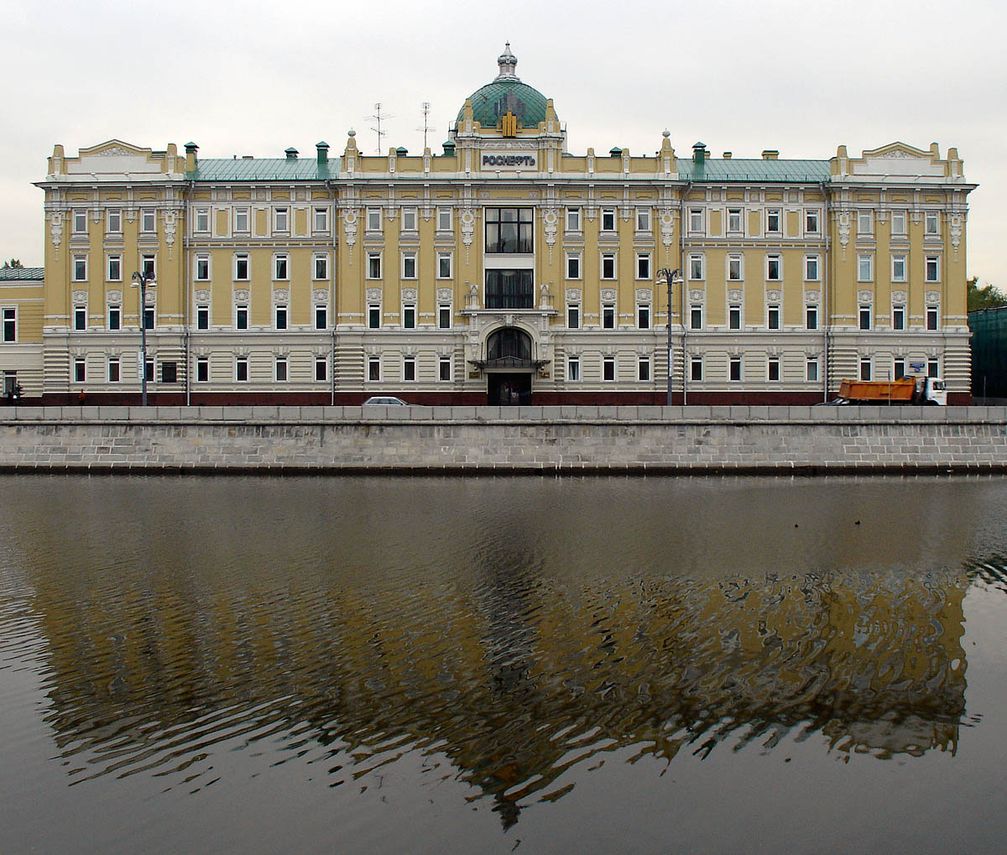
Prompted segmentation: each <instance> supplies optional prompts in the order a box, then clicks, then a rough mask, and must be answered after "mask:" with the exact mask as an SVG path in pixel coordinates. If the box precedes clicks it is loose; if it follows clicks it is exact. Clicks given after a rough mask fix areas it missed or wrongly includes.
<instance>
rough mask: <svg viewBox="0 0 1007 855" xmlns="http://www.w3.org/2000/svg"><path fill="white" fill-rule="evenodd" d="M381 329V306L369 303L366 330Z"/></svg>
mask: <svg viewBox="0 0 1007 855" xmlns="http://www.w3.org/2000/svg"><path fill="white" fill-rule="evenodd" d="M380 328H381V306H380V305H379V304H377V303H371V304H370V305H369V306H368V307H367V329H369V330H376V329H380Z"/></svg>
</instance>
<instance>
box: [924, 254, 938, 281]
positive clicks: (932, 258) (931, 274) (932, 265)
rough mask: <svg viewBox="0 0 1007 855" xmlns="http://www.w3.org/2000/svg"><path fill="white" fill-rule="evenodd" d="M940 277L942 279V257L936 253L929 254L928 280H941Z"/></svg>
mask: <svg viewBox="0 0 1007 855" xmlns="http://www.w3.org/2000/svg"><path fill="white" fill-rule="evenodd" d="M940 279H941V260H940V257H939V256H936V255H928V256H927V262H926V281H927V282H940Z"/></svg>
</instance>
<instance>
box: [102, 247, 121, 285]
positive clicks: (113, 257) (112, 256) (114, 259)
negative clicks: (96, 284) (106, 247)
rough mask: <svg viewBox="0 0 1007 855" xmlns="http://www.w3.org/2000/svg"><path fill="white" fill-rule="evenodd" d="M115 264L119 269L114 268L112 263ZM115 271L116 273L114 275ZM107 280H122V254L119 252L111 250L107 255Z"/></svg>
mask: <svg viewBox="0 0 1007 855" xmlns="http://www.w3.org/2000/svg"><path fill="white" fill-rule="evenodd" d="M113 264H115V266H116V267H117V271H113V270H112V265H113ZM113 272H114V273H115V275H113ZM105 281H106V282H122V255H121V254H119V253H117V252H111V253H109V254H108V255H106V256H105Z"/></svg>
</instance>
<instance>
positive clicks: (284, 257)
mask: <svg viewBox="0 0 1007 855" xmlns="http://www.w3.org/2000/svg"><path fill="white" fill-rule="evenodd" d="M281 259H282V260H283V261H284V267H286V275H285V276H277V275H276V266H277V265H278V264H279V263H280V260H281ZM273 281H274V282H289V281H290V253H287V252H274V253H273Z"/></svg>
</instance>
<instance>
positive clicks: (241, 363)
mask: <svg viewBox="0 0 1007 855" xmlns="http://www.w3.org/2000/svg"><path fill="white" fill-rule="evenodd" d="M234 379H235V380H236V381H237V382H238V383H247V382H248V357H247V356H236V357H234Z"/></svg>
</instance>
